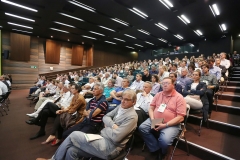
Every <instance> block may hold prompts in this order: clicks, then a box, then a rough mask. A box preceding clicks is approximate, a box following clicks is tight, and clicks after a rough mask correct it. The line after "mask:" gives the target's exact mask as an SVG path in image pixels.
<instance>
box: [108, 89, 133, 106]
mask: <svg viewBox="0 0 240 160" xmlns="http://www.w3.org/2000/svg"><path fill="white" fill-rule="evenodd" d="M127 89H129V87H127V88H122V87H118V88H116V89H115V91H116V92H120V91H125V90H127ZM112 103H113V104H117V105H119V104H120V103H121V101H119V100H116V99H115V98H113V101H112Z"/></svg>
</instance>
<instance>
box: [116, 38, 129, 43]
mask: <svg viewBox="0 0 240 160" xmlns="http://www.w3.org/2000/svg"><path fill="white" fill-rule="evenodd" d="M113 39H115V40H118V41H122V42H126V41H124V40H122V39H118V38H113Z"/></svg>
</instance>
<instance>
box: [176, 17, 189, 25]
mask: <svg viewBox="0 0 240 160" xmlns="http://www.w3.org/2000/svg"><path fill="white" fill-rule="evenodd" d="M177 17H178V18H179V19H180V20H181V21H183V23H185V24H187V22H185V21H184V20H183V19H182V18H181V17H180V16H177Z"/></svg>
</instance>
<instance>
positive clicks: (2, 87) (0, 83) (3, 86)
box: [0, 81, 8, 94]
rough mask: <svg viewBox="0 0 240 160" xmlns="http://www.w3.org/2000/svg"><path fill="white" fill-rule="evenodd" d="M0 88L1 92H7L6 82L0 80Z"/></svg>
mask: <svg viewBox="0 0 240 160" xmlns="http://www.w3.org/2000/svg"><path fill="white" fill-rule="evenodd" d="M0 88H1V90H2V94H5V93H7V92H8V87H7V85H6V84H4V83H3V82H2V81H0Z"/></svg>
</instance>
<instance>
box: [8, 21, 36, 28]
mask: <svg viewBox="0 0 240 160" xmlns="http://www.w3.org/2000/svg"><path fill="white" fill-rule="evenodd" d="M8 24H11V25H14V26H19V27H24V28H28V29H33V28H32V27H28V26H24V25H21V24H16V23H12V22H8Z"/></svg>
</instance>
